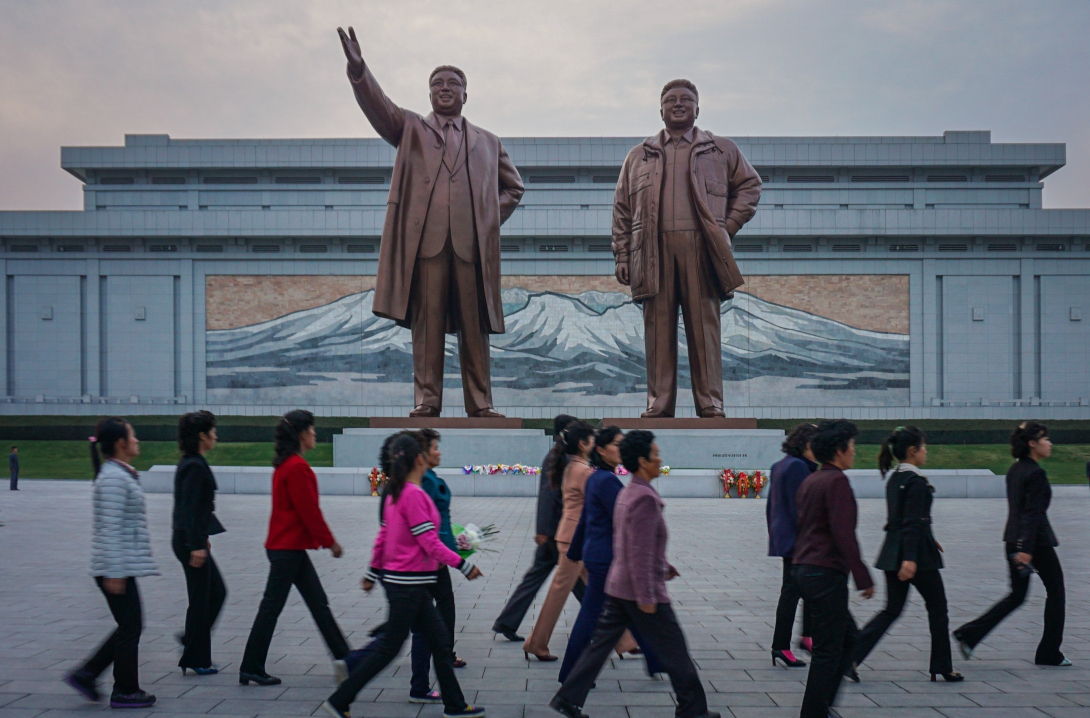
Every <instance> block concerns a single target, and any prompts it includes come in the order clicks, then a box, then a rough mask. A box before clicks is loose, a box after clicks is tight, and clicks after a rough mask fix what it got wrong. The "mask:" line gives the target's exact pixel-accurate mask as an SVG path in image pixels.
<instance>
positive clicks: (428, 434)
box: [416, 427, 442, 453]
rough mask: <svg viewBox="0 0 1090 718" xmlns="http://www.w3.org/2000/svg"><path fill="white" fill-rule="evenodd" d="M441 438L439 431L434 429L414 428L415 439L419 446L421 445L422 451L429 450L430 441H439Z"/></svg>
mask: <svg viewBox="0 0 1090 718" xmlns="http://www.w3.org/2000/svg"><path fill="white" fill-rule="evenodd" d="M441 438H442V437H440V436H439V432H438V431H436V430H435V429H430V428H428V427H424V428H423V429H417V430H416V440H417V441H419V442H420V446H421V447H423V449H424V453H427V452H429V451H431V442H433V441H439V439H441Z"/></svg>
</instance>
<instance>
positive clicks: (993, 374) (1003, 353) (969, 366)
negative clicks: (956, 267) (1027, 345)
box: [941, 276, 1015, 401]
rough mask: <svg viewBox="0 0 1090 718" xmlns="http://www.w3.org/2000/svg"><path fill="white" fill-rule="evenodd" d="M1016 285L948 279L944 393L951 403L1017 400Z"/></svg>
mask: <svg viewBox="0 0 1090 718" xmlns="http://www.w3.org/2000/svg"><path fill="white" fill-rule="evenodd" d="M1014 306H1015V298H1014V280H1013V278H1012V277H1004V276H998V277H996V276H990V277H989V276H972V277H956V276H955V277H951V276H944V277H943V278H942V310H941V311H942V333H943V336H942V388H943V398H944V399H946V400H947V401H980V400H981V399H984V400H985V401H1001V400H1008V399H1012V398H1014V363H1013V361H1014V360H1013V356H1012V352H1011V343H1012V341H1013V337H1014V333H1015V332H1014V320H1015V318H1014Z"/></svg>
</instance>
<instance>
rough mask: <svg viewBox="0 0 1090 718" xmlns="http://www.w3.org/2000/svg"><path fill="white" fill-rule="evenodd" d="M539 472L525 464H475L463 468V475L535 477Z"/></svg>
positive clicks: (539, 470) (538, 468)
mask: <svg viewBox="0 0 1090 718" xmlns="http://www.w3.org/2000/svg"><path fill="white" fill-rule="evenodd" d="M540 472H541V467H538V466H526V465H525V464H477V465H476V466H463V467H462V473H464V474H487V475H489V476H494V475H496V474H510V475H525V476H536V475H537V474H539V473H540Z"/></svg>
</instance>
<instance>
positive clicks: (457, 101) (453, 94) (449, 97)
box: [429, 70, 468, 117]
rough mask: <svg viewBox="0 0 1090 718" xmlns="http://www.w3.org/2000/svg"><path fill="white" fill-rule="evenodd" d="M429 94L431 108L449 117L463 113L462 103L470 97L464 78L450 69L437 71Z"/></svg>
mask: <svg viewBox="0 0 1090 718" xmlns="http://www.w3.org/2000/svg"><path fill="white" fill-rule="evenodd" d="M429 96H430V98H431V109H432V110H434V111H435V113H436V114H439V115H447V116H448V117H449V116H455V115H460V114H462V105H464V104H465V102H466V99H468V95H467V94H466V86H465V85H464V84H462V78H460V77H458V73H456V72H451V71H449V70H443V71H442V72H437V73H435V77H433V78H431V89H430V93H429Z"/></svg>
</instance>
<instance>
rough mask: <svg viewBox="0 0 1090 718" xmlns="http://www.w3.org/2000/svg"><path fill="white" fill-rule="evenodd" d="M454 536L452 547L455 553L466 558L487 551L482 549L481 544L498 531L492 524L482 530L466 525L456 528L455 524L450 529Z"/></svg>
mask: <svg viewBox="0 0 1090 718" xmlns="http://www.w3.org/2000/svg"><path fill="white" fill-rule="evenodd" d="M451 528H452V529H453V530H454V532H455V534H454V545H455V546H456V549H455V550H456V551H457V552H458V553H459V554H460V555H461V556H462V558H466V557H468V556H471V555H473V554H474V553H476V552H478V551H488V550H489V549H486V548H484V547H483V544H485V543H487V542H488V541H490V540H491V539H492V537H493V536H495V535H496V534H498V533H499V530H498V529H496V527H495V526H494V525H493V524H489V525H488V526H485V527H484V528H481V527H480V526H477V525H476V524H466V525H465V526H458V525H457V524H455V525H454V526H452V527H451Z"/></svg>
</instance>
